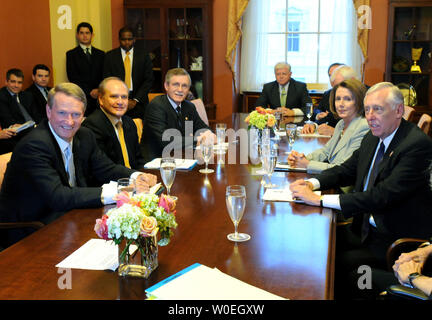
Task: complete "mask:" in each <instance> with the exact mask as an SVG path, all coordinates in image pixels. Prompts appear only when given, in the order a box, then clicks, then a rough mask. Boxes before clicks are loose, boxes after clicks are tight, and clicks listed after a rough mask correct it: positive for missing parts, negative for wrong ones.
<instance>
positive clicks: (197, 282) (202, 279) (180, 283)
mask: <svg viewBox="0 0 432 320" xmlns="http://www.w3.org/2000/svg"><path fill="white" fill-rule="evenodd" d="M146 293H147V294H148V295H149V296H150V297H151V298H152V299H154V298H156V299H160V300H282V299H284V298H282V297H279V296H277V295H274V294H272V293H269V292H267V291H264V290H262V289H259V288H257V287H254V286H251V285H249V284H247V283H245V282H243V281H240V280H238V279H236V278H233V277H231V276H229V275H227V274H225V273H223V272H221V271H219V270H218V269H216V268H213V269H212V268H209V267H206V266H204V265H202V264H199V263H195V264H193V265H191V266H190V267H188V268H186V269H184V270H182V271H180V272H178V273H176V274H174V275H172V276H171V277H169V278H167V279H165V280H163V281H161V282H159V283H158V284H156V285H154V286H152V287H150V288H148V289H147V290H146Z"/></svg>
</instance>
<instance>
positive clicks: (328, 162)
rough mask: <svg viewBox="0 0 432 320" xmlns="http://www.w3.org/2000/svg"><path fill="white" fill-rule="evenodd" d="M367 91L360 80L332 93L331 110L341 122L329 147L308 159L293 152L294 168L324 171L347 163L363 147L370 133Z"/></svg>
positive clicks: (315, 171)
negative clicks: (362, 143) (367, 114)
mask: <svg viewBox="0 0 432 320" xmlns="http://www.w3.org/2000/svg"><path fill="white" fill-rule="evenodd" d="M365 93H366V87H365V86H364V85H363V84H362V83H361V82H360V81H358V80H355V79H350V80H345V81H342V82H341V83H339V84H338V85H336V86H334V87H333V89H332V91H331V93H330V110H331V112H332V113H333V114H335V117H337V118H339V119H340V120H339V121H338V123H337V124H336V127H335V131H334V134H333V136H332V137H331V139H330V140H329V141H328V142H327V143H326V145H325V146H324V147H322V148H320V149H318V150H315V151H314V152H312V153H310V154H308V155H307V156H305V155H304V154H303V153H299V152H297V151H295V150H293V151H292V152H291V153H290V154H289V155H288V163H289V164H290V166H291V167H297V168H306V169H307V172H308V173H320V172H321V171H323V170H325V169H328V168H331V167H333V166H335V165H338V164H341V163H343V162H344V161H345V160H347V159H348V158H349V157H350V156H351V155H352V153H353V152H354V151H355V150H357V149H358V148H359V147H360V143H361V141H362V139H363V136H364V135H365V134H366V132H367V131H368V130H369V126H368V124H367V121H366V119H365V118H364V110H363V99H364V96H365Z"/></svg>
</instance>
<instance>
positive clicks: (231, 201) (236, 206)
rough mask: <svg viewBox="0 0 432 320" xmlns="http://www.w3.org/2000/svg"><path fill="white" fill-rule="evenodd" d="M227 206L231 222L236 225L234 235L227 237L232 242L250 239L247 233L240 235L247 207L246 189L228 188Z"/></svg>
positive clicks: (238, 186)
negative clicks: (241, 222) (240, 226)
mask: <svg viewBox="0 0 432 320" xmlns="http://www.w3.org/2000/svg"><path fill="white" fill-rule="evenodd" d="M225 195H226V198H225V199H226V206H227V209H228V213H229V216H230V218H231V221H232V222H233V224H234V233H230V234H228V235H227V238H228V239H229V240H231V241H235V242H242V241H247V240H249V239H250V235H248V234H246V233H238V231H237V229H238V225H239V223H240V221H241V219H242V218H243V213H244V209H245V206H246V189H245V187H244V186H240V185H232V186H228V187H227V188H226V194H225Z"/></svg>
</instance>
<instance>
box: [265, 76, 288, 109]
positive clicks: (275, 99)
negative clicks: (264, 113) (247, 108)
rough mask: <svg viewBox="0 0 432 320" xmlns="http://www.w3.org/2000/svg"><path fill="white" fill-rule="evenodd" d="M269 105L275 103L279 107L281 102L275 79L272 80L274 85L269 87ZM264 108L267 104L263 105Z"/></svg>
mask: <svg viewBox="0 0 432 320" xmlns="http://www.w3.org/2000/svg"><path fill="white" fill-rule="evenodd" d="M271 90H272V91H271V99H272V101H271V105H275V106H278V107H280V105H281V103H280V93H279V83H277V81H275V82H274V85H273V86H272V89H271ZM287 97H288V93H287ZM263 107H264V108H267V106H263Z"/></svg>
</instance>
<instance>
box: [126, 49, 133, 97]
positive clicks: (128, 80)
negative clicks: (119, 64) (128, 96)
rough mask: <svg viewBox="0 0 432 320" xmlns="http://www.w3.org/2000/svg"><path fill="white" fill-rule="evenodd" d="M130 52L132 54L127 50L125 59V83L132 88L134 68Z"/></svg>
mask: <svg viewBox="0 0 432 320" xmlns="http://www.w3.org/2000/svg"><path fill="white" fill-rule="evenodd" d="M129 54H130V52H126V57H125V59H124V68H125V83H126V85H127V87H128V88H129V90H130V88H131V76H132V69H131V61H130V58H129Z"/></svg>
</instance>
